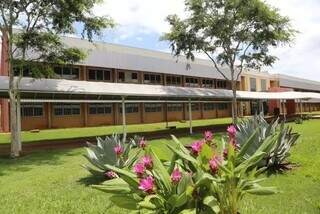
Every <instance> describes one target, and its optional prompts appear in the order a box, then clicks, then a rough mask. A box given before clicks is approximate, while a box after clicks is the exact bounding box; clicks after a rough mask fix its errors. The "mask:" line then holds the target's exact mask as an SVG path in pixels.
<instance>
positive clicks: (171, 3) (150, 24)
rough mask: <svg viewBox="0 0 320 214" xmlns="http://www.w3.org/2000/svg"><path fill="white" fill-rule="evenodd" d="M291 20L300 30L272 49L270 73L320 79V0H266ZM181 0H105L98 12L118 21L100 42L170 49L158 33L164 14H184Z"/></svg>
mask: <svg viewBox="0 0 320 214" xmlns="http://www.w3.org/2000/svg"><path fill="white" fill-rule="evenodd" d="M266 1H267V2H268V3H269V4H271V5H273V6H275V7H277V8H279V10H280V12H281V14H283V15H286V16H289V17H290V18H291V19H292V24H293V26H294V28H296V29H297V30H299V31H300V33H299V34H298V36H297V38H296V40H295V43H294V44H292V45H291V47H280V48H277V49H276V50H272V53H273V54H274V55H276V56H277V57H279V60H278V61H277V62H276V63H275V64H274V66H273V67H271V68H266V69H265V70H268V71H269V72H271V73H284V74H289V75H294V76H298V77H302V78H309V79H313V80H318V81H320V72H319V68H320V13H319V11H320V0H303V1H302V0H266ZM183 2H184V0H105V2H104V3H103V4H101V5H99V6H97V7H96V8H95V11H94V12H95V13H96V14H97V15H110V16H111V17H112V18H113V19H114V20H115V21H116V23H117V24H118V25H117V27H116V28H115V29H113V30H108V31H106V32H105V34H104V36H103V37H102V38H100V39H101V40H103V41H106V42H111V43H117V44H123V45H129V46H134V47H140V48H147V49H152V50H159V51H165V52H170V50H169V46H168V44H167V43H166V42H163V41H159V38H160V36H161V35H162V34H163V33H164V32H167V31H168V30H169V26H168V24H167V23H166V22H165V17H166V16H167V15H169V14H173V13H175V14H178V15H179V16H184V4H183Z"/></svg>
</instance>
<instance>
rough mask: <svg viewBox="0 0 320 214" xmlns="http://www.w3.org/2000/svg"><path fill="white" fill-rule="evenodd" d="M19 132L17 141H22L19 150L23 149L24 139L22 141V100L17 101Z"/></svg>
mask: <svg viewBox="0 0 320 214" xmlns="http://www.w3.org/2000/svg"><path fill="white" fill-rule="evenodd" d="M17 132H18V137H17V141H18V142H20V144H19V152H21V151H22V141H21V100H20V101H19V102H17Z"/></svg>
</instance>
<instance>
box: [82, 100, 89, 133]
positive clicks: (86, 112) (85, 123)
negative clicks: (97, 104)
mask: <svg viewBox="0 0 320 214" xmlns="http://www.w3.org/2000/svg"><path fill="white" fill-rule="evenodd" d="M88 106H89V104H87V103H83V107H84V108H83V114H84V117H83V120H84V121H83V125H84V127H87V126H88Z"/></svg>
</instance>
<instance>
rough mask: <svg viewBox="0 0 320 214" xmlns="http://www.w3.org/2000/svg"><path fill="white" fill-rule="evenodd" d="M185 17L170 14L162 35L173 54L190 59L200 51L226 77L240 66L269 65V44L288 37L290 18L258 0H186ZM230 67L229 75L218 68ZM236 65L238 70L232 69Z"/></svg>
mask: <svg viewBox="0 0 320 214" xmlns="http://www.w3.org/2000/svg"><path fill="white" fill-rule="evenodd" d="M185 6H186V14H187V18H186V19H181V18H179V17H178V16H177V15H170V16H168V17H167V21H168V22H169V24H170V25H171V31H170V32H169V33H166V34H165V35H164V36H163V39H165V40H168V41H169V42H170V46H171V48H172V51H173V53H174V54H175V55H180V54H184V55H186V57H187V58H189V59H192V60H193V59H194V56H195V53H196V52H201V53H204V54H206V55H207V56H208V58H209V59H210V60H211V61H212V62H213V63H214V66H215V68H216V69H217V70H218V72H220V73H221V74H222V75H223V76H224V77H225V78H226V79H227V80H238V78H239V76H240V74H241V72H242V70H243V68H245V67H251V68H260V67H261V66H270V65H272V64H273V63H274V62H275V60H276V59H277V58H276V57H275V56H273V55H271V54H270V48H272V47H277V46H279V45H283V44H287V43H289V42H291V41H292V39H293V37H294V34H295V33H296V31H295V30H294V29H293V28H292V27H291V25H290V19H289V18H288V17H285V16H281V15H280V13H279V11H278V10H277V9H276V8H273V7H271V6H270V5H268V4H266V3H265V2H264V1H261V0H186V1H185ZM221 66H227V67H229V68H230V72H231V78H229V77H228V76H227V75H225V73H223V71H222V70H221ZM236 69H237V70H238V72H236Z"/></svg>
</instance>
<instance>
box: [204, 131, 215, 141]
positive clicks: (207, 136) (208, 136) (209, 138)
mask: <svg viewBox="0 0 320 214" xmlns="http://www.w3.org/2000/svg"><path fill="white" fill-rule="evenodd" d="M204 139H205V140H206V141H212V140H213V133H212V132H210V131H205V132H204Z"/></svg>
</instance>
